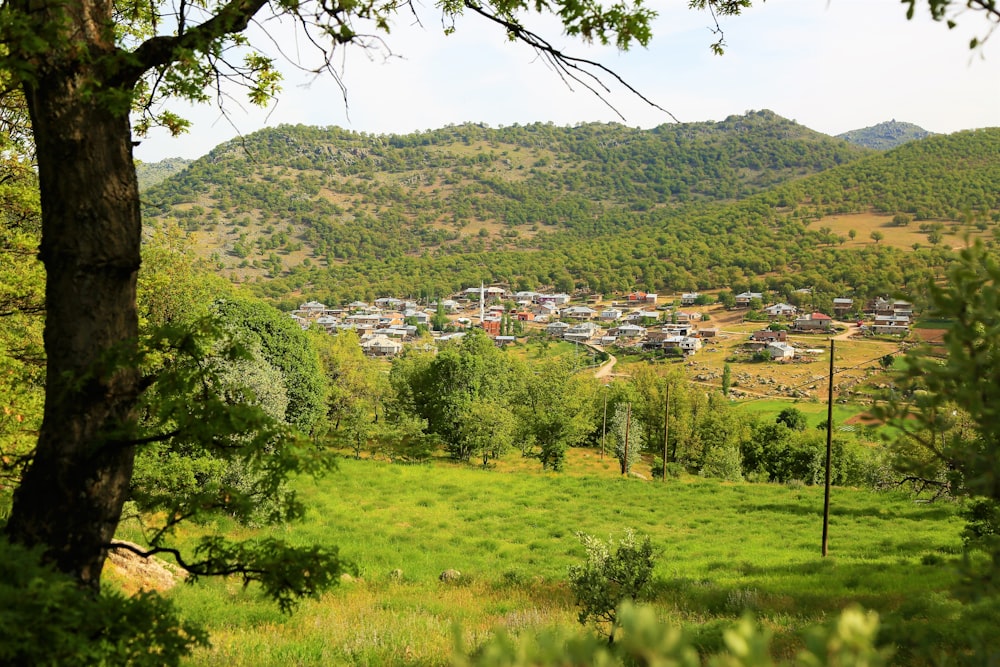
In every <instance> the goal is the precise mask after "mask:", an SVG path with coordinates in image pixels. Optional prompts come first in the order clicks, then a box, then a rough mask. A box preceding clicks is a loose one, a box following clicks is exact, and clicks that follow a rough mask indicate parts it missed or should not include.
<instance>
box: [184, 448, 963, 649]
mask: <svg viewBox="0 0 1000 667" xmlns="http://www.w3.org/2000/svg"><path fill="white" fill-rule="evenodd" d="M572 454H573V456H572V458H571V460H570V470H571V472H572V470H574V469H579V468H581V467H584V466H586V465H587V464H585V463H584V462H583V461H582V460H581V458H580V457H583V456H587V457H588V458H590V459H591V463H593V461H592V459H593V457H594V456H595V455H594V454H593V452H587V451H585V450H574V451H573V452H572ZM591 469H593V466H592V467H591ZM301 489H302V492H303V493H304V494H305V496H306V497H307V500H308V503H309V505H310V507H311V510H310V513H309V515H308V517H307V520H306V521H305V522H304V523H303V524H301V525H298V526H295V527H282V528H278V529H275V532H276V533H279V534H280V535H281V536H282V537H284V538H286V539H289V540H292V541H295V542H301V543H320V544H326V545H332V544H337V545H339V546H340V548H341V550H342V553H343V555H345V556H347V557H348V558H350V559H352V560H353V561H354V562H356V563H357V565H358V568H359V574H360V577H361V578H360V580H358V581H354V582H350V583H346V584H344V585H342V586H341V587H340V588H338V589H337V590H335V591H333V592H331V593H329V594H327V595H325V596H324V597H323V598H322V599H321V600H319V601H310V602H307V603H306V604H304V605H303V607H302V609H301V610H300V612H299V613H298V614H296V615H294V616H291V617H283V616H281V615H280V614H279V613H278V612H277V611H276V610H275V609H274V607H273V606H271V605H269V604H267V603H264V602H262V601H260V600H259V599H258V597H257V595H256V593H255V592H254V591H253V590H252V589H251V590H249V591H246V590H243V589H242V588H241V587H240V586H239V585H238V583H236V582H209V583H208V584H207V585H205V586H203V587H195V588H190V587H182V588H180V589H178V590H177V591H176V592H175V593H174V594H173V596H174V598H175V599H176V600H177V602H178V603H179V604H180V606H181V608H182V609H183V610H184V611H185V613H187V614H190V615H191V616H192V617H194V618H196V619H198V620H200V621H202V622H204V623H207V624H208V626H209V627H210V629H211V631H212V636H213V642H214V647H213V648H212V649H210V650H207V651H204V652H202V653H200V654H199V655H198V656H197V657H196V659H195V660H193V663H194V664H214V665H260V664H292V663H294V664H317V665H319V664H427V663H432V664H433V663H443V662H445V661H446V660H447V656H448V654H449V651H450V647H451V646H452V632H453V626H454V625H455V624H456V623H457V624H459V625H460V626H461V629H462V634H463V635H464V637H465V638H466V640H467V641H468V642H470V643H471V644H473V645H475V644H476V643H477V642H479V641H481V640H482V638H483V637H485V636H486V634H487V633H489V632H491V631H493V630H494V629H496V628H506V629H508V630H509V631H512V632H518V631H521V630H531V629H537V628H540V627H545V626H550V625H553V624H560V625H564V626H569V627H572V626H573V625H574V624H575V610H574V607H573V601H572V596H571V594H570V593H569V592H568V590H567V588H566V585H565V577H566V570H567V567H568V566H569V565H570V564H573V563H575V562H579V561H580V560H581V559H582V557H583V549H582V547H581V545H580V544H579V542H578V541H577V539H576V538H575V535H574V534H575V531H584V532H587V533H591V534H595V535H598V536H608V535H609V534H615V535H616V536H617V535H620V534H621V531H623V530H624V529H625V528H628V527H631V528H634V529H635V530H636V531H638V532H639V533H642V534H648V535H650V536H651V538H652V540H653V542H654V544H655V545H656V546H657V548H658V549H659V550H660V552H661V555H660V558H659V565H658V567H657V570H656V578H657V585H656V594H655V600H654V603H655V604H656V606H657V608H658V609H659V610H660V613H661V615H662V616H663V617H664V618H665V619H669V620H673V621H675V622H681V623H685V624H691V625H693V624H700V625H699V626H698V628H697V629H696V634H697V635H698V637H699V642H701V643H702V644H704V645H706V646H717V645H718V642H719V641H720V639H719V638H720V628H721V626H722V625H723V624H725V623H727V622H728V621H729V620H731V619H735V618H738V617H739V616H740V615H741V614H742V613H743V612H744V611H745V610H750V611H753V612H755V613H756V614H757V615H758V617H759V618H761V619H762V620H763V622H764V623H765V624H766V625H768V626H770V627H771V628H773V629H774V630H775V631H776V632H777V635H778V638H777V641H776V646H777V647H778V650H779V651H781V652H786V653H787V652H791V651H793V650H794V647H795V646H796V645H797V642H798V640H797V639H796V638H795V633H796V632H797V631H798V630H799V629H801V628H802V627H804V626H806V625H809V624H812V623H815V622H819V621H822V620H824V619H827V618H829V617H830V616H831V615H833V614H835V613H836V612H837V611H838V610H839V609H841V608H842V607H843V606H844V605H846V604H847V603H848V602H850V601H859V602H861V603H862V604H864V605H866V606H868V607H871V608H875V609H878V610H880V611H881V612H882V613H883V614H890V615H892V614H893V613H894V610H897V609H899V608H900V606H901V605H903V604H904V601H905V600H907V599H909V600H910V601H909V602H908V603H906V604H908V605H909V606H910V607H913V605H914V604H916V605H917V607H918V609H919V610H920V613H919V614H917V617H922V614H923V612H925V611H927V610H928V608H929V607H931V606H933V605H934V604H937V603H935V602H934V596H935V595H936V594H935V591H940V590H942V589H944V588H946V587H947V586H948V585H949V584H950V583H951V582H952V577H953V574H952V572H951V570H950V568H949V567H948V566H947V565H945V564H944V562H945V561H947V560H948V559H951V558H953V556H952V554H955V553H956V552H957V551H958V547H959V539H958V531H959V523H958V520H957V519H956V518H955V516H954V509H953V508H952V507H951V506H948V505H943V504H942V505H918V504H914V503H913V502H912V501H911V500H910V499H908V498H905V497H902V496H897V495H889V494H882V495H877V494H873V493H870V492H864V491H856V490H847V489H836V490H835V491H834V494H833V504H832V507H833V509H832V519H831V530H830V534H831V540H830V545H831V551H830V554H831V555H830V556H829V557H828V558H826V559H823V558H821V557H820V545H819V538H820V528H821V523H820V521H821V512H822V504H823V501H822V489H820V488H814V487H787V486H776V485H749V484H736V485H733V484H721V483H718V482H715V481H710V480H701V479H697V478H689V479H685V480H682V481H671V482H669V483H667V484H662V483H657V482H642V481H638V480H629V481H626V480H623V479H620V478H618V477H617V475H615V474H614V472H613V470H611V469H609V470H608V471H607V473H606V474H604V475H599V474H589V475H586V476H576V475H573V474H567V475H550V474H541V473H539V472H537V471H536V472H535V473H534V474H523V473H519V474H509V473H502V472H496V471H481V470H475V469H470V468H465V467H458V466H451V465H441V466H409V467H405V466H393V465H389V464H385V463H379V462H372V461H353V460H345V461H344V462H343V463H342V464H341V467H340V471H339V472H338V473H336V474H334V475H333V476H331V477H330V478H328V479H326V480H323V481H320V482H318V483H311V482H310V483H303V484H301ZM210 528H222V529H224V530H232V527H231V526H227V525H225V524H222V525H220V526H216V527H210ZM239 532H245V531H239ZM396 568H399V569H401V570H402V572H403V576H402V579H401V580H398V581H396V580H393V579H392V578H391V577H390V575H389V573H390V572H391V571H392V570H394V569H396ZM448 568H455V569H458V570H460V571H461V572H462V573H463V575H465V576H464V578H463V580H462V582H461V583H459V584H458V585H445V584H441V583H439V582H438V581H437V576H438V574H439V573H440V572H441V571H443V570H445V569H448ZM935 613H937V612H935ZM908 614H909V615H910V616H913V613H912V610H911V611H910V612H908ZM928 615H929V612H928ZM908 622H909V623H911V624H912V623H917V624H919V623H920V621H919V620H913V619H912V618H911V620H910V621H908ZM900 627H903V628H904V630H905V632H904V631H903V630H897V634H898V633H900V632H902V635H901V636H903V637H906V636H908V635H907V634H906V632H910V631H911V630H913V631H914V632H918V633H919V632H920V630H919V629H914V628H913V627H911V626H900Z"/></svg>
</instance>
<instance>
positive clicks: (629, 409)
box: [622, 401, 632, 475]
mask: <svg viewBox="0 0 1000 667" xmlns="http://www.w3.org/2000/svg"><path fill="white" fill-rule="evenodd" d="M631 430H632V402H631V401H629V403H628V407H627V408H626V410H625V456H624V457H622V474H623V475H628V468H629V466H628V435H629V431H631Z"/></svg>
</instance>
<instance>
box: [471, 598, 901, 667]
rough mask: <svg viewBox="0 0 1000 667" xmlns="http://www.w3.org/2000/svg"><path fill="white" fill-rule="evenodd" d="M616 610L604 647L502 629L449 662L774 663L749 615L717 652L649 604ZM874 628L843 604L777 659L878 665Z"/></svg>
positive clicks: (724, 632) (593, 641)
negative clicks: (613, 633) (615, 626)
mask: <svg viewBox="0 0 1000 667" xmlns="http://www.w3.org/2000/svg"><path fill="white" fill-rule="evenodd" d="M617 615H618V618H620V619H621V624H620V628H621V633H620V636H619V638H618V641H616V642H615V643H614V644H610V645H609V644H607V643H605V642H602V641H601V640H600V639H599V638H598V637H595V636H593V635H590V634H587V635H579V634H577V635H573V634H569V633H566V632H561V631H558V630H552V631H548V632H545V633H542V634H539V635H532V634H528V635H527V636H522V637H519V638H517V639H513V638H511V637H510V636H508V635H506V634H500V635H497V636H496V637H494V638H493V639H491V640H489V641H488V642H487V643H486V644H484V645H483V646H481V647H480V648H479V649H478V650H477V651H476V653H475V654H474V655H472V656H468V655H467V654H466V652H465V651H464V650H463V647H462V646H461V645H458V646H457V647H456V651H455V655H454V657H453V658H452V664H453V665H455V667H472V666H473V665H475V666H477V667H487V666H489V667H501V666H503V667H515V666H517V665H533V666H534V667H545V666H553V667H555V666H558V665H579V666H580V667H588V666H596V665H602V666H603V667H611V666H618V665H673V666H675V667H700V666H701V665H715V666H716V667H723V666H725V667H773V666H774V665H775V664H776V663H775V660H774V659H773V657H772V655H771V633H770V632H769V631H768V630H767V629H764V628H761V627H760V626H759V625H758V624H757V623H754V622H753V621H752V620H751V618H750V617H749V616H746V617H744V618H743V619H742V620H741V621H739V622H737V623H735V624H731V625H727V627H721V628H719V630H720V632H719V634H720V635H721V637H720V640H721V641H720V643H721V644H722V646H720V647H719V649H718V650H715V651H699V650H698V649H697V647H696V641H695V638H694V637H692V636H691V635H690V634H689V633H687V632H684V631H683V630H682V629H681V628H679V627H676V626H672V625H667V624H664V623H662V622H661V621H660V620H659V619H657V614H656V611H655V610H654V609H652V608H650V607H643V606H637V605H633V604H632V603H629V602H624V603H622V605H621V607H620V608H619V609H618V613H617ZM878 629H879V619H878V615H877V614H875V613H874V612H865V611H862V610H861V609H860V608H858V607H848V608H847V609H845V610H844V611H843V612H842V613H841V614H840V616H839V617H838V618H837V619H836V620H835V621H834V623H833V624H831V625H829V626H826V627H821V628H816V629H814V630H813V631H811V632H810V633H809V635H808V636H807V637H806V648H805V649H804V650H803V651H801V652H800V653H799V654H798V656H797V657H796V660H795V661H794V662H784V661H782V662H781V663H780V664H783V665H787V664H795V665H802V666H806V665H809V666H812V667H817V666H819V665H838V666H839V667H882V666H883V665H886V664H887V663H888V660H889V658H890V657H891V656H890V653H889V651H887V650H885V649H880V648H877V647H876V645H875V639H876V636H877V634H878ZM456 636H460V635H458V634H456ZM722 651H724V652H722ZM699 654H700V655H699ZM713 654H714V655H713Z"/></svg>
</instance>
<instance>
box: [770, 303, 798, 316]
mask: <svg viewBox="0 0 1000 667" xmlns="http://www.w3.org/2000/svg"><path fill="white" fill-rule="evenodd" d="M764 312H765V313H767V315H768V316H769V317H791V316H793V315H795V314H796V313H798V312H799V309H798V308H796V307H795V306H792V305H790V304H787V303H776V304H774V305H773V306H768V307H767V308H765V309H764Z"/></svg>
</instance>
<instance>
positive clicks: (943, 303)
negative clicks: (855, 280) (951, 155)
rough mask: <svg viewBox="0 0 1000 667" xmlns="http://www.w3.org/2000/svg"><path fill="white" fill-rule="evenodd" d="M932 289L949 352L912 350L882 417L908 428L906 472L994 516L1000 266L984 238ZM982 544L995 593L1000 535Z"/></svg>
mask: <svg viewBox="0 0 1000 667" xmlns="http://www.w3.org/2000/svg"><path fill="white" fill-rule="evenodd" d="M927 288H928V291H929V297H930V302H931V304H932V311H931V312H932V315H933V316H935V317H940V318H944V319H947V320H949V321H950V322H951V326H950V327H948V329H947V331H946V333H945V335H944V347H945V350H946V352H947V356H946V357H945V359H944V361H943V362H942V360H941V359H940V357H939V356H938V355H937V354H933V353H932V352H931V350H929V349H928V348H926V347H918V348H915V349H912V350H908V351H907V353H906V364H905V366H904V368H903V369H902V370H900V371H898V373H897V378H896V383H895V384H896V386H897V388H898V393H897V394H895V395H894V396H893V397H892V399H891V401H890V402H889V403H888V405H887V406H885V407H883V408H882V409H881V410H879V411H878V414H879V416H881V417H883V418H888V419H890V420H891V423H892V424H893V425H894V426H896V427H897V428H898V429H899V430H900V432H901V436H900V437H899V438H897V439H896V440H895V441H894V442H893V447H894V450H895V454H896V464H897V465H898V466H899V468H900V469H901V470H902V471H903V472H904V473H905V474H907V475H910V476H914V477H917V478H920V479H922V480H924V481H925V482H926V483H929V484H932V485H936V486H942V487H944V488H946V489H947V490H948V491H949V492H951V493H953V494H955V495H959V496H964V497H968V498H970V499H971V500H972V501H973V504H975V503H979V505H980V507H981V508H985V509H981V510H980V511H979V512H978V514H979V515H981V516H990V515H991V514H993V513H995V512H996V508H997V507H1000V450H998V448H997V443H998V442H1000V417H998V415H997V411H996V406H997V405H998V404H1000V403H998V401H1000V393H998V392H1000V333H998V332H1000V265H998V264H997V261H996V257H995V256H993V255H992V254H990V253H989V252H987V250H986V248H985V247H984V246H983V244H982V243H981V242H979V241H977V242H976V243H974V244H973V245H971V246H970V247H968V248H966V249H963V250H962V251H961V253H960V259H959V262H958V264H957V265H956V266H954V267H953V268H952V269H951V271H950V272H949V275H948V281H947V282H946V283H940V284H938V283H935V282H931V283H930V284H929V285H928V287H927ZM971 519H972V520H971V521H970V528H969V530H970V531H971V532H972V533H976V532H977V529H975V528H974V527H973V524H975V522H976V519H975V518H974V517H971ZM987 523H989V522H987ZM980 532H982V531H980ZM982 546H983V548H984V549H985V550H986V551H987V552H988V553H989V554H990V561H991V562H990V566H989V568H987V572H985V573H982V572H981V573H978V574H976V579H977V580H978V581H979V584H977V586H979V592H980V593H982V592H990V593H992V594H995V593H996V592H997V588H996V581H997V573H1000V539H998V538H997V537H996V535H993V534H990V532H989V531H986V536H985V540H984V542H983V543H982ZM983 584H986V585H985V586H982V585H983Z"/></svg>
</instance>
